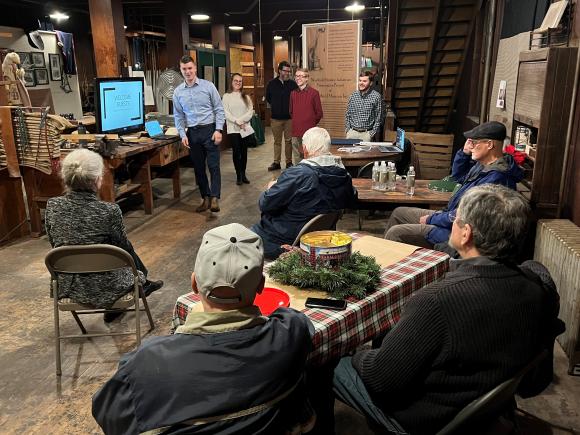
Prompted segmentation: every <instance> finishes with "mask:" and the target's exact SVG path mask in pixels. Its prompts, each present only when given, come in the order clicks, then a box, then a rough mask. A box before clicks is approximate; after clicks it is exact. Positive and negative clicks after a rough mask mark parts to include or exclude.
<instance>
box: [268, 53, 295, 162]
mask: <svg viewBox="0 0 580 435" xmlns="http://www.w3.org/2000/svg"><path fill="white" fill-rule="evenodd" d="M291 73H292V68H291V67H290V64H289V63H288V62H286V61H282V62H280V64H279V65H278V77H275V78H274V79H272V80H270V81H269V82H268V86H267V87H266V101H267V102H268V104H269V105H270V108H271V110H272V116H271V122H270V126H271V127H272V135H273V136H274V162H273V163H272V164H271V165H270V166H268V171H275V170H277V169H280V168H281V166H280V160H281V158H282V135H284V154H285V156H286V167H287V168H289V167H290V166H292V120H291V119H290V93H291V92H292V91H293V90H294V89H298V85H297V84H296V82H295V81H294V80H292V79H290V74H291Z"/></svg>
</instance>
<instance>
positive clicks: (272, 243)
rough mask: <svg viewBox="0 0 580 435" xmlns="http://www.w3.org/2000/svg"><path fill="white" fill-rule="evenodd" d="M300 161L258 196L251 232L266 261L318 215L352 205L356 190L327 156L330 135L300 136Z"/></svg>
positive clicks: (336, 162) (335, 160) (338, 163)
mask: <svg viewBox="0 0 580 435" xmlns="http://www.w3.org/2000/svg"><path fill="white" fill-rule="evenodd" d="M302 143H303V149H304V159H303V160H301V161H300V163H299V164H298V165H295V166H293V167H291V168H288V169H286V170H285V171H284V172H283V173H282V175H280V178H278V180H275V181H272V182H270V183H269V184H268V188H267V190H266V191H265V192H263V193H262V194H261V195H260V199H259V202H258V204H259V206H260V211H261V212H262V217H261V219H260V222H259V223H257V224H255V225H254V226H253V227H252V231H254V232H255V233H256V234H258V235H259V236H260V237H262V240H263V241H264V255H265V257H266V258H268V259H270V260H274V259H276V258H278V256H279V255H280V254H281V253H282V252H284V250H283V249H282V248H281V245H290V244H292V243H293V242H294V239H295V238H296V236H298V233H299V232H300V230H301V229H302V227H303V226H304V225H305V224H306V223H307V222H308V221H309V220H310V219H312V218H313V217H314V216H316V215H318V214H324V213H330V212H333V211H338V210H342V209H344V208H346V207H348V206H350V205H351V204H353V203H354V201H355V199H356V190H355V189H354V187H353V186H352V179H351V177H350V175H349V173H348V172H347V171H346V169H344V166H343V165H342V162H341V161H340V157H335V156H333V155H332V154H330V135H329V134H328V132H327V131H326V130H325V129H324V128H320V127H313V128H311V129H309V130H307V131H306V132H305V133H304V136H302Z"/></svg>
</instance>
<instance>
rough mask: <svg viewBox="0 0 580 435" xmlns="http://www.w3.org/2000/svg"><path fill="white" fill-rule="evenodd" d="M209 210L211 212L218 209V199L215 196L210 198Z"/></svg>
mask: <svg viewBox="0 0 580 435" xmlns="http://www.w3.org/2000/svg"><path fill="white" fill-rule="evenodd" d="M209 209H210V210H211V211H213V212H217V211H220V203H219V201H218V199H217V198H212V199H211V206H210V208H209Z"/></svg>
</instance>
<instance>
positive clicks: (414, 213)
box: [385, 207, 435, 249]
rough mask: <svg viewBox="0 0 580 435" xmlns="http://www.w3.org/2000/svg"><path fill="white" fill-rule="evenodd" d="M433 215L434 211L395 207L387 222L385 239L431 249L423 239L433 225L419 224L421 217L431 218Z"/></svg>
mask: <svg viewBox="0 0 580 435" xmlns="http://www.w3.org/2000/svg"><path fill="white" fill-rule="evenodd" d="M433 213H435V210H428V209H425V208H417V207H397V208H396V209H395V210H393V213H391V217H390V218H389V221H388V222H387V228H385V239H387V240H392V241H393V242H400V243H408V244H409V245H415V246H420V247H422V248H429V249H433V245H432V244H431V243H429V242H428V241H427V239H425V237H426V236H427V234H428V233H429V231H431V229H432V228H434V225H427V224H420V223H419V218H420V217H421V216H427V215H429V216H431V215H432V214H433Z"/></svg>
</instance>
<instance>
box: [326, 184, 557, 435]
mask: <svg viewBox="0 0 580 435" xmlns="http://www.w3.org/2000/svg"><path fill="white" fill-rule="evenodd" d="M529 212H530V210H529V206H528V204H527V201H526V200H525V199H524V198H523V197H522V196H521V195H520V194H519V193H517V192H515V191H513V190H512V189H509V188H506V187H504V186H499V185H491V184H487V185H483V186H480V187H474V188H472V189H470V190H469V191H468V192H466V193H465V195H463V197H462V198H461V202H460V203H459V208H458V209H457V211H456V213H453V214H452V215H451V216H450V217H451V219H452V221H453V227H452V229H451V237H450V239H449V244H450V245H451V246H452V247H453V248H455V249H456V250H457V252H458V253H459V255H460V256H461V259H459V260H451V261H450V265H449V272H448V273H447V274H446V275H445V277H444V278H443V279H442V280H440V281H439V282H436V283H433V284H430V285H428V286H427V287H425V288H423V289H421V290H419V291H417V292H415V293H414V294H413V296H412V297H411V298H410V299H409V301H408V302H407V303H406V304H405V306H404V307H403V311H402V314H401V318H400V320H399V322H398V323H397V324H396V325H395V327H394V328H393V329H392V330H391V331H390V332H388V333H387V335H386V336H385V337H384V338H383V341H382V344H381V346H380V347H379V348H378V349H372V350H370V349H369V350H361V351H359V352H356V353H355V355H354V356H353V357H345V358H343V359H342V360H341V361H340V363H339V364H338V366H337V368H336V370H335V372H334V390H335V394H336V396H337V397H338V398H339V399H340V400H341V401H343V402H345V403H347V404H349V405H350V406H352V407H354V408H355V409H357V410H359V411H360V412H361V413H363V414H364V415H366V416H367V418H368V419H370V420H371V421H373V422H374V423H375V424H376V425H379V426H381V427H384V428H387V429H388V430H390V433H397V434H400V433H411V434H427V433H436V432H437V431H439V430H440V429H441V428H442V427H443V426H444V425H445V424H447V423H448V422H449V421H450V420H451V419H452V418H453V417H454V416H455V415H456V414H457V413H458V412H459V411H460V410H461V409H462V408H463V407H465V406H466V405H467V404H469V403H470V402H471V401H473V400H475V399H477V398H478V397H480V396H482V395H483V394H485V393H487V392H488V391H490V390H491V389H493V388H494V387H496V386H497V385H499V384H500V383H502V382H503V381H505V380H507V379H509V378H510V377H512V376H514V375H515V374H516V373H517V372H518V371H519V370H520V369H522V368H523V367H525V366H526V365H527V364H528V363H530V362H531V361H532V360H533V359H534V358H535V357H536V356H538V355H539V354H540V353H541V352H542V351H543V350H548V352H549V357H548V358H546V359H545V360H544V363H543V364H542V365H540V366H539V368H538V370H537V371H536V372H535V373H534V375H536V376H533V377H532V376H528V377H526V378H524V381H523V383H522V384H520V390H519V392H520V394H521V395H522V396H523V397H529V396H531V395H534V394H539V392H541V391H542V390H543V389H544V388H545V387H546V386H547V385H548V384H549V383H550V382H551V379H552V360H553V358H552V349H553V346H554V339H555V337H556V336H557V335H558V334H560V333H562V332H563V330H564V328H563V323H562V322H561V321H560V320H559V319H558V318H557V316H558V309H559V300H558V294H557V292H556V288H555V285H554V282H553V281H552V279H551V278H550V274H549V272H548V271H547V270H546V268H544V267H543V266H542V265H541V264H540V263H537V262H534V261H527V262H525V263H523V264H522V265H521V266H519V267H518V266H516V265H514V264H513V263H512V262H513V259H514V258H516V255H517V253H518V250H519V248H520V246H521V242H522V241H523V240H524V239H525V234H526V232H527V229H528V215H529ZM462 429H464V430H463V431H462V432H461V433H471V431H470V430H469V428H462Z"/></svg>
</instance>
